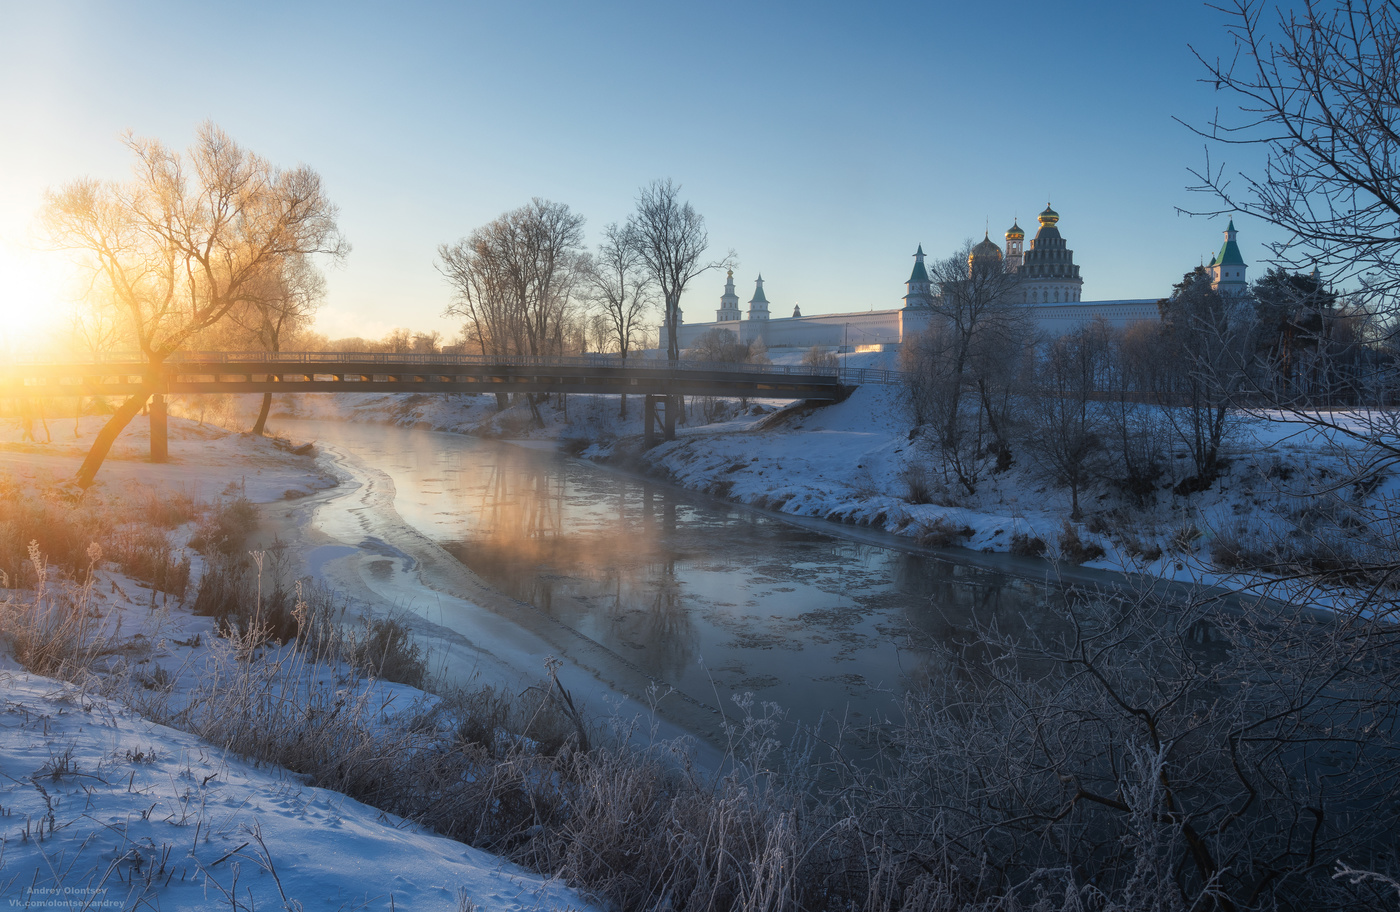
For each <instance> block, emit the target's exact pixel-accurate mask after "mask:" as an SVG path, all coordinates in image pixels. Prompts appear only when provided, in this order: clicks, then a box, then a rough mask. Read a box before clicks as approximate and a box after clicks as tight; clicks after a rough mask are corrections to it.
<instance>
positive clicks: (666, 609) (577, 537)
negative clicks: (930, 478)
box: [308, 422, 1048, 721]
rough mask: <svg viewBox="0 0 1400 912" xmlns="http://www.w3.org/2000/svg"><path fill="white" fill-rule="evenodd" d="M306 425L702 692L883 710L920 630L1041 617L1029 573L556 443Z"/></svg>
mask: <svg viewBox="0 0 1400 912" xmlns="http://www.w3.org/2000/svg"><path fill="white" fill-rule="evenodd" d="M308 424H310V423H308ZM313 433H314V435H315V436H316V437H317V438H318V439H319V440H321V441H322V442H324V443H327V444H331V445H333V446H336V447H339V448H342V449H345V450H347V451H349V452H351V453H354V454H355V455H356V456H358V457H359V458H360V459H362V460H364V461H365V462H366V463H368V464H369V465H372V466H373V467H375V468H377V469H379V470H381V471H383V472H385V473H386V474H388V475H389V476H390V477H391V478H392V480H393V482H394V485H395V488H396V496H395V505H396V507H397V509H398V511H399V513H400V515H401V516H402V517H403V518H404V519H405V520H406V521H407V522H408V523H410V524H411V525H413V526H414V527H415V528H417V529H418V530H419V531H421V532H423V533H424V534H426V535H428V536H429V537H430V538H432V539H433V540H435V541H437V542H439V543H440V544H441V545H442V546H443V547H444V548H445V549H446V550H448V551H449V552H450V553H452V554H453V555H454V556H456V557H457V559H459V560H460V561H462V562H463V563H464V564H465V565H466V566H467V567H469V568H470V569H471V570H472V571H473V572H474V573H475V574H477V575H478V576H479V577H481V578H482V579H484V580H485V581H486V582H488V583H489V584H490V585H491V586H493V587H494V588H496V589H498V590H500V591H502V592H505V593H507V594H508V595H511V596H513V597H514V598H517V599H520V600H522V601H526V602H529V603H531V604H533V605H536V606H537V607H539V608H540V609H541V610H543V611H545V612H547V613H548V614H549V615H551V616H552V617H554V618H555V619H557V620H559V621H560V622H562V623H564V624H566V625H568V626H569V627H571V628H573V629H574V630H576V631H577V632H579V633H580V634H582V635H583V636H585V637H588V638H589V639H591V640H594V641H595V642H597V643H599V644H602V645H603V646H604V647H606V648H607V649H608V650H610V651H611V652H612V653H614V654H616V655H617V656H620V657H621V658H623V659H625V660H626V661H627V662H628V663H630V664H631V665H633V666H634V667H636V668H639V669H641V670H642V671H644V672H645V673H646V674H648V675H650V676H651V677H653V678H655V679H657V680H658V681H661V682H664V683H665V684H668V685H670V686H672V687H674V688H676V689H678V690H680V691H683V692H684V693H686V694H687V695H689V696H691V697H693V698H694V699H696V700H699V701H701V702H704V703H707V704H710V705H715V704H716V703H717V702H718V703H721V704H728V702H729V698H730V695H732V694H742V693H746V692H747V693H752V694H754V696H755V698H756V699H757V700H759V701H771V702H774V703H777V704H779V705H780V706H782V707H784V708H785V709H787V710H788V711H789V712H790V713H791V714H792V715H793V716H794V717H796V718H799V719H804V720H807V721H815V720H816V719H817V718H818V717H819V716H821V714H823V713H828V714H831V713H835V714H846V715H849V716H851V717H854V718H860V717H862V716H867V715H871V714H881V713H887V712H889V711H890V710H891V707H892V703H891V699H890V698H891V696H892V695H899V694H901V693H903V692H904V691H905V690H906V689H907V688H908V687H910V686H911V685H914V684H916V683H917V682H919V681H921V680H922V679H924V678H926V677H927V676H928V674H929V672H930V664H931V663H933V662H936V661H938V659H937V656H938V655H939V653H938V652H937V651H936V650H934V649H931V648H930V647H931V646H932V645H933V644H935V643H937V642H940V641H941V642H944V643H953V644H964V643H971V642H973V641H974V640H975V637H974V635H973V631H974V628H975V627H976V626H978V625H988V624H992V623H995V624H997V625H998V626H999V627H1000V628H1001V629H1002V630H1009V631H1017V630H1025V629H1026V628H1027V627H1034V626H1036V625H1037V624H1038V623H1039V622H1040V621H1041V620H1042V619H1046V620H1048V618H1047V613H1046V612H1045V611H1044V610H1042V608H1041V606H1043V604H1044V602H1045V600H1046V598H1047V597H1048V596H1047V594H1046V591H1045V590H1044V589H1043V588H1042V587H1040V586H1038V585H1036V584H1033V583H1030V582H1027V581H1025V580H1022V579H1018V578H1013V577H1009V576H1004V575H1001V574H998V573H996V572H992V571H988V570H984V569H980V568H974V567H969V566H965V565H960V564H958V563H955V562H951V561H945V560H937V559H933V558H930V557H928V556H926V555H920V554H911V553H907V552H904V551H900V550H895V549H890V548H884V547H878V546H873V545H869V544H861V543H857V542H852V541H848V540H845V539H841V538H837V537H834V536H831V535H826V534H823V533H820V532H815V531H810V530H807V529H804V528H799V527H795V526H792V525H789V524H787V523H784V522H781V521H778V520H775V519H772V518H769V517H767V516H765V515H761V514H756V513H754V512H751V511H748V510H744V509H740V508H736V507H731V506H728V505H726V504H724V503H721V502H716V501H713V500H710V499H708V498H703V497H699V496H696V495H693V494H689V493H687V492H683V491H678V490H676V489H674V488H671V487H669V486H665V485H657V484H653V483H650V482H647V481H644V480H639V479H636V478H633V477H630V476H626V475H622V474H618V473H614V472H609V471H606V470H603V469H599V468H597V467H594V466H590V465H587V464H583V463H579V462H576V461H573V460H568V459H565V458H562V457H560V456H558V455H556V454H554V453H553V452H549V451H544V450H536V449H526V448H523V447H520V446H514V445H510V444H503V443H497V442H493V441H485V440H478V439H474V438H469V437H462V436H458V435H453V434H440V433H433V432H425V431H413V430H402V429H396V428H386V427H380V426H366V425H358V426H357V425H351V424H332V423H324V424H323V423H319V422H318V423H315V427H314V431H313ZM972 648H975V646H974V647H972Z"/></svg>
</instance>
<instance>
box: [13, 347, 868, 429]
mask: <svg viewBox="0 0 1400 912" xmlns="http://www.w3.org/2000/svg"><path fill="white" fill-rule="evenodd" d="M855 373H858V374H861V375H863V374H865V373H872V374H873V373H876V372H864V371H862V372H843V371H842V370H841V369H840V368H838V367H824V368H823V367H812V366H809V365H774V364H734V363H712V362H704V361H674V362H673V361H660V360H656V359H650V358H628V359H623V358H619V357H616V356H612V355H581V356H577V357H560V358H544V357H530V356H524V355H515V356H503V357H484V356H479V355H457V354H412V353H387V352H349V353H345V352H177V353H175V354H172V355H170V356H169V357H167V358H166V359H165V360H164V361H163V362H161V363H160V364H159V365H156V366H155V367H154V368H153V367H152V366H151V365H150V364H149V363H147V362H146V361H145V360H143V359H142V358H140V357H139V356H137V355H132V354H103V355H97V356H92V357H90V358H87V359H85V360H79V359H75V360H72V361H45V360H39V359H34V360H22V359H21V360H15V359H10V360H7V361H4V362H0V397H5V398H8V397H15V398H25V399H27V398H33V397H56V396H129V395H138V394H142V393H144V394H147V395H151V396H152V405H153V410H154V409H156V408H158V409H159V410H160V412H161V413H162V414H161V416H160V418H161V421H162V423H163V418H164V414H163V413H164V399H163V397H164V396H165V395H197V394H200V393H405V392H413V393H593V394H603V395H608V394H613V395H621V394H628V393H630V394H635V395H640V396H644V397H646V429H647V436H648V438H650V437H651V431H652V425H653V422H654V420H655V408H656V406H657V405H658V404H661V405H662V408H663V410H664V412H665V424H666V430H667V435H666V436H667V437H668V438H669V437H671V436H672V434H673V428H674V413H673V412H672V410H671V409H667V408H665V405H664V403H665V402H667V401H670V400H672V399H673V397H677V396H717V397H736V398H737V397H755V398H764V399H813V400H818V401H834V400H836V399H839V398H841V396H842V395H844V390H845V389H847V388H849V387H850V386H851V385H854V384H853V383H852V381H853V380H854V381H855V383H859V382H862V381H874V382H881V381H882V380H884V378H879V379H877V378H876V377H874V376H871V377H869V378H866V377H864V376H859V377H856V376H851V375H852V374H855ZM878 373H879V374H885V373H889V372H886V371H879V372H878ZM884 382H888V381H884ZM155 438H156V432H155V431H154V430H153V433H152V450H153V452H154V451H155V450H156V447H157V443H156V440H155ZM163 443H164V441H163V440H162V441H161V444H162V446H163Z"/></svg>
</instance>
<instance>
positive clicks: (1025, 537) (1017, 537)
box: [1011, 532, 1046, 557]
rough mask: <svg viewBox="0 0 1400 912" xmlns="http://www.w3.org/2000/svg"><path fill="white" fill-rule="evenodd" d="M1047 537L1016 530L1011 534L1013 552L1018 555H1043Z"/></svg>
mask: <svg viewBox="0 0 1400 912" xmlns="http://www.w3.org/2000/svg"><path fill="white" fill-rule="evenodd" d="M1045 548H1046V545H1045V539H1043V538H1041V537H1040V536H1039V535H1033V534H1031V533H1027V532H1016V533H1014V534H1013V535H1012V536H1011V553H1012V554H1013V555H1015V556H1016V557H1043V556H1044V555H1045Z"/></svg>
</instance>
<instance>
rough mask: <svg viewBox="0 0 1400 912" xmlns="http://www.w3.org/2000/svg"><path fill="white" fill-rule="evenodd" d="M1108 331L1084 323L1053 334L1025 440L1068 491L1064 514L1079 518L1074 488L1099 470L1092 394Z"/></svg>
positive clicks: (1102, 371) (1104, 361)
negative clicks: (1070, 330)
mask: <svg viewBox="0 0 1400 912" xmlns="http://www.w3.org/2000/svg"><path fill="white" fill-rule="evenodd" d="M1108 357H1109V331H1108V327H1107V326H1105V325H1104V324H1103V323H1101V322H1094V323H1089V324H1086V325H1084V326H1080V327H1078V328H1076V329H1075V330H1074V331H1072V332H1070V333H1068V334H1066V335H1064V336H1061V337H1060V338H1058V339H1055V340H1054V341H1053V342H1051V343H1050V345H1049V346H1048V348H1047V351H1046V353H1045V358H1044V360H1043V361H1042V362H1041V364H1040V365H1039V370H1038V371H1037V372H1036V380H1037V382H1036V386H1035V392H1034V394H1033V395H1031V396H1030V397H1029V398H1030V408H1029V409H1028V411H1029V414H1030V426H1031V427H1030V430H1031V433H1030V434H1028V435H1027V437H1026V445H1027V447H1028V448H1029V449H1030V451H1031V452H1032V454H1034V456H1035V458H1036V461H1037V462H1038V463H1039V464H1040V466H1041V469H1042V470H1043V471H1044V472H1045V473H1046V474H1048V475H1049V476H1050V477H1051V478H1053V479H1054V480H1055V481H1056V482H1058V483H1060V484H1063V485H1065V486H1066V487H1068V488H1069V491H1070V504H1071V509H1070V519H1072V520H1075V521H1076V522H1077V521H1078V520H1079V519H1080V518H1081V513H1080V509H1079V492H1080V490H1081V489H1082V488H1083V487H1084V485H1085V484H1087V483H1088V482H1089V481H1091V480H1092V479H1093V478H1095V477H1097V476H1098V475H1099V474H1100V470H1101V466H1102V464H1103V463H1104V462H1105V461H1106V460H1105V459H1104V455H1105V448H1104V441H1103V432H1104V430H1105V422H1104V418H1103V415H1102V413H1101V410H1100V408H1099V404H1098V402H1097V401H1096V399H1097V396H1096V393H1097V392H1098V391H1099V388H1100V386H1101V385H1102V383H1103V380H1104V379H1105V376H1106V374H1107V368H1108Z"/></svg>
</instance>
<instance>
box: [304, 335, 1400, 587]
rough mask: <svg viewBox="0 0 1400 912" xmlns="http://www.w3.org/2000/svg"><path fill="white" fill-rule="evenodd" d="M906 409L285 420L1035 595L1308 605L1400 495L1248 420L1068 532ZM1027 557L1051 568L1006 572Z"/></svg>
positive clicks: (1024, 473)
mask: <svg viewBox="0 0 1400 912" xmlns="http://www.w3.org/2000/svg"><path fill="white" fill-rule="evenodd" d="M851 357H852V366H889V365H888V364H887V363H885V362H887V361H888V358H889V356H888V355H887V354H877V355H869V356H851ZM857 358H863V359H866V360H870V359H885V360H884V361H881V362H880V363H878V364H877V363H874V362H873V361H872V363H871V364H865V363H864V362H863V361H862V362H860V363H857V362H856V361H855V359H857ZM902 397H903V390H902V389H901V388H900V387H897V386H880V385H867V386H863V387H860V388H858V389H857V390H856V391H855V392H854V393H853V394H852V396H851V397H850V398H848V399H847V400H845V401H844V402H841V403H838V404H835V405H828V406H821V407H814V406H809V405H806V404H803V403H795V404H786V403H782V402H764V401H751V402H748V403H740V402H738V401H734V400H713V401H712V400H703V399H698V400H692V401H691V402H690V403H688V406H687V420H686V422H685V423H683V424H681V425H680V426H679V427H678V438H677V439H676V440H674V441H671V442H667V443H663V444H661V445H659V446H657V447H655V448H653V449H651V450H643V449H642V446H641V432H642V427H641V420H640V416H639V411H640V403H639V402H636V401H633V403H632V406H633V407H632V408H631V409H630V410H629V414H628V416H627V417H626V418H622V417H620V416H619V415H618V413H617V410H618V403H617V400H616V399H610V398H608V397H597V396H569V397H567V398H565V399H562V400H561V399H558V398H551V399H549V400H547V401H546V402H544V403H542V404H541V405H540V407H539V411H540V414H541V416H542V417H543V419H544V427H538V426H536V425H535V424H534V422H533V420H532V416H531V414H530V412H529V409H528V408H526V407H525V406H524V405H522V404H515V405H512V406H511V407H509V408H507V409H506V410H504V411H498V410H497V407H496V402H495V399H494V397H487V396H458V397H452V396H446V395H431V396H430V395H380V396H373V395H366V396H346V397H339V398H332V397H313V396H301V397H288V398H287V399H286V400H285V401H283V402H282V403H281V404H280V406H279V409H280V413H281V414H282V415H284V416H286V417H324V418H337V419H350V420H357V421H378V422H389V423H393V424H397V425H400V426H407V427H419V428H427V429H433V430H440V431H448V432H453V433H465V434H470V435H473V436H482V437H494V438H503V439H509V440H515V441H531V442H533V443H536V444H540V445H553V446H557V447H558V448H560V449H561V450H563V451H564V452H566V453H569V454H573V455H576V456H578V457H580V458H583V459H586V460H590V461H593V462H595V463H597V464H600V465H604V466H610V467H614V468H619V469H622V470H625V471H630V472H635V473H639V474H643V475H646V476H648V477H651V478H655V479H660V480H665V481H668V482H671V483H674V484H677V485H680V486H682V487H684V488H686V489H689V490H693V491H698V492H701V493H705V494H708V495H710V496H714V497H718V498H722V499H725V500H729V501H733V502H736V503H742V504H745V505H748V506H752V507H757V508H759V509H764V510H769V511H773V512H775V513H777V514H781V515H784V516H788V517H792V518H794V519H799V520H822V521H824V522H825V523H827V524H828V531H830V532H831V534H836V535H842V534H849V533H850V532H852V531H854V530H856V529H870V530H875V531H878V532H883V533H889V534H890V535H894V536H900V537H902V538H904V539H907V540H909V541H911V542H916V543H918V544H919V545H922V546H927V547H933V548H956V549H961V550H963V551H965V552H972V553H973V554H998V555H1005V556H1006V563H1007V564H1008V565H1009V566H1012V567H1018V568H1019V571H1013V572H1027V573H1030V574H1031V575H1032V576H1033V577H1040V578H1043V577H1044V576H1045V572H1046V569H1047V568H1050V570H1051V572H1059V573H1061V574H1064V575H1074V574H1076V573H1078V572H1079V571H1077V570H1071V569H1070V568H1079V567H1083V568H1087V569H1088V570H1090V571H1094V570H1097V571H1105V572H1108V573H1126V574H1130V575H1132V576H1145V577H1151V578H1155V579H1163V580H1169V581H1172V582H1176V583H1181V584H1186V585H1200V586H1208V587H1224V588H1228V589H1233V590H1253V591H1260V592H1265V591H1267V592H1268V593H1269V594H1270V595H1273V596H1276V597H1282V598H1289V597H1292V596H1293V595H1294V594H1298V593H1301V592H1303V591H1305V590H1309V589H1310V585H1311V583H1310V581H1309V580H1308V579H1306V577H1307V576H1308V574H1307V572H1306V569H1307V568H1306V566H1304V565H1305V564H1306V563H1307V562H1308V560H1310V556H1309V555H1308V554H1307V553H1304V552H1306V551H1307V550H1308V548H1309V547H1310V545H1309V542H1310V541H1312V540H1314V539H1317V540H1323V541H1325V542H1327V543H1328V544H1327V547H1328V549H1329V550H1331V549H1334V548H1335V549H1338V550H1339V551H1340V552H1343V553H1344V555H1349V556H1350V557H1351V558H1352V559H1354V560H1355V562H1357V563H1366V562H1368V561H1370V560H1372V559H1374V558H1376V557H1378V556H1380V555H1383V554H1384V553H1385V551H1386V549H1387V548H1388V539H1387V531H1386V530H1385V529H1382V528H1373V527H1371V526H1368V524H1367V523H1366V518H1367V517H1368V516H1371V515H1384V514H1385V513H1386V510H1385V504H1386V503H1388V502H1389V501H1390V499H1392V498H1393V497H1395V496H1397V495H1400V477H1396V476H1392V475H1390V474H1387V473H1379V474H1373V475H1372V476H1370V477H1369V478H1368V479H1366V480H1364V483H1362V484H1358V485H1354V486H1348V485H1340V486H1339V483H1340V482H1342V481H1344V480H1345V479H1347V478H1348V477H1350V476H1351V474H1353V473H1354V472H1355V471H1356V467H1357V466H1358V465H1359V464H1362V463H1364V462H1365V461H1366V460H1367V459H1368V458H1370V456H1371V455H1373V454H1371V453H1370V452H1368V447H1367V445H1366V444H1364V443H1361V442H1357V441H1353V440H1347V439H1344V438H1341V437H1339V436H1338V435H1334V434H1327V433H1323V432H1321V431H1319V429H1318V428H1317V427H1315V426H1313V425H1312V424H1310V423H1307V422H1302V421H1298V420H1291V419H1288V418H1285V417H1284V416H1279V415H1256V416H1240V418H1239V420H1238V421H1236V423H1235V431H1234V433H1233V434H1232V435H1231V436H1230V437H1229V438H1228V439H1227V441H1226V445H1225V462H1226V467H1225V469H1224V471H1223V473H1222V475H1221V476H1220V477H1219V478H1218V479H1217V480H1216V481H1215V483H1214V484H1212V486H1211V487H1210V488H1208V489H1207V490H1205V491H1201V492H1197V493H1194V494H1190V495H1181V494H1178V493H1176V492H1175V491H1174V490H1173V488H1174V485H1175V482H1176V481H1178V480H1179V479H1177V478H1175V477H1174V476H1173V475H1172V474H1171V473H1170V472H1169V473H1168V474H1166V475H1165V476H1164V477H1163V478H1162V479H1161V480H1160V483H1159V485H1158V486H1157V487H1156V488H1155V489H1154V490H1151V491H1148V492H1146V493H1145V494H1142V495H1141V496H1136V497H1135V496H1130V495H1128V494H1127V493H1125V492H1123V491H1122V490H1120V489H1118V488H1116V487H1114V486H1113V485H1112V484H1110V483H1108V482H1106V481H1105V482H1100V483H1098V484H1094V485H1089V486H1088V489H1087V490H1086V491H1085V492H1083V493H1082V495H1081V504H1082V505H1083V509H1084V515H1083V517H1082V519H1081V520H1080V521H1077V522H1076V521H1071V520H1070V519H1069V516H1070V513H1071V505H1070V497H1069V492H1068V491H1067V490H1065V489H1063V488H1059V487H1057V486H1055V485H1054V484H1052V483H1051V482H1050V481H1049V480H1048V479H1047V478H1046V476H1045V475H1044V473H1042V472H1041V471H1039V469H1038V467H1037V466H1036V465H1034V464H1033V463H1032V461H1031V460H1029V459H1028V458H1026V457H1025V456H1024V455H1023V456H1022V457H1021V458H1018V459H1016V460H1014V461H1013V463H1012V465H1011V467H1010V468H1009V469H1008V470H1007V471H1003V472H999V473H989V474H987V475H985V476H984V477H983V478H982V479H981V480H980V481H979V483H978V485H977V490H976V491H975V492H974V493H969V492H968V491H966V490H965V488H964V487H962V486H960V485H958V484H957V483H955V482H954V481H953V480H952V479H950V478H945V477H942V476H941V474H940V473H939V472H938V470H937V465H938V462H937V460H936V459H935V457H934V454H932V453H931V452H930V450H929V449H928V444H927V443H926V442H925V441H924V440H923V439H922V438H920V437H918V436H917V435H914V434H911V421H910V419H909V418H908V416H907V414H906V413H905V410H904V408H903V403H902ZM1329 417H1330V416H1329ZM1338 417H1340V419H1341V420H1343V421H1345V420H1347V416H1338ZM1184 460H1186V454H1185V453H1184V452H1178V453H1175V454H1174V456H1173V459H1172V460H1171V461H1172V462H1174V463H1175V464H1177V465H1179V466H1181V468H1182V469H1183V470H1184V469H1185V466H1186V465H1187V463H1186V462H1184ZM1178 474H1180V473H1178ZM1278 555H1282V557H1279V556H1278ZM1037 556H1039V557H1044V558H1048V559H1050V560H1051V561H1052V562H1053V567H1052V566H1051V565H1045V564H1039V563H1035V562H1029V563H1022V562H1020V561H1017V560H1013V558H1019V557H1037ZM1338 556H1339V557H1340V556H1343V555H1342V554H1339V555H1338ZM1261 562H1263V563H1267V562H1275V563H1277V564H1278V565H1279V567H1280V569H1279V571H1278V572H1276V573H1275V574H1273V575H1266V574H1262V573H1259V572H1257V571H1255V570H1253V569H1251V566H1250V565H1251V563H1254V564H1258V563H1261ZM1037 568H1039V569H1037ZM1054 568H1059V569H1058V570H1055V569H1054ZM1300 570H1301V571H1302V572H1301V573H1299V572H1298V571H1300ZM1294 577H1301V578H1299V579H1293V578H1294ZM1308 596H1309V598H1312V599H1317V598H1319V597H1318V595H1317V593H1315V592H1311V591H1309V592H1308ZM1321 600H1322V601H1324V602H1325V601H1327V597H1325V596H1324V597H1321Z"/></svg>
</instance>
